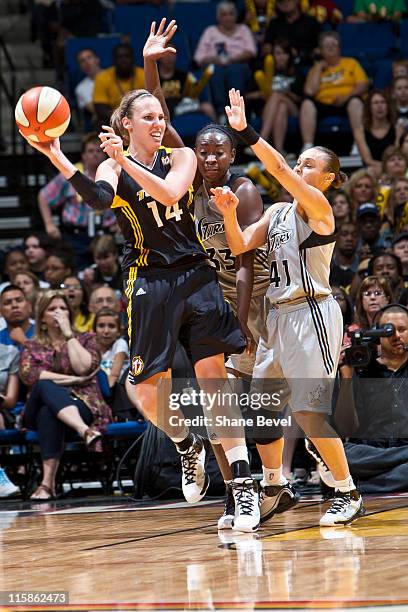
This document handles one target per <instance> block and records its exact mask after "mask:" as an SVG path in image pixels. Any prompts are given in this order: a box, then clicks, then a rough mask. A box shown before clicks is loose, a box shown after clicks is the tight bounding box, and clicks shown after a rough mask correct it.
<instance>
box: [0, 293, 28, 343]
mask: <svg viewBox="0 0 408 612" xmlns="http://www.w3.org/2000/svg"><path fill="white" fill-rule="evenodd" d="M0 314H1V316H2V317H3V318H4V320H5V322H6V327H4V328H3V329H1V330H0V344H7V345H8V346H9V345H12V346H15V347H17V348H18V350H19V351H22V350H23V348H24V346H25V344H26V342H27V341H28V340H29V339H30V338H32V337H33V336H34V325H33V323H32V322H31V321H30V314H31V304H30V302H29V301H28V300H27V298H26V296H25V295H24V292H23V291H22V289H20V287H17V286H16V285H9V286H8V287H6V288H5V289H3V291H2V292H1V294H0Z"/></svg>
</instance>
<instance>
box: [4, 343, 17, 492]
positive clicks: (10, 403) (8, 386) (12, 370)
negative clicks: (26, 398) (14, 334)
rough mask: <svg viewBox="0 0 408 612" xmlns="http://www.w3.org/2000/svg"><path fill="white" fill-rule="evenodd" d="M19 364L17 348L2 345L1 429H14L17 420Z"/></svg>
mask: <svg viewBox="0 0 408 612" xmlns="http://www.w3.org/2000/svg"><path fill="white" fill-rule="evenodd" d="M19 363H20V353H19V351H18V349H17V348H16V347H15V346H11V345H10V344H0V429H11V428H12V427H14V423H15V418H14V415H13V413H12V410H13V408H15V406H16V404H17V400H18V390H19V380H18V368H19ZM0 485H1V477H0ZM0 497H1V494H0Z"/></svg>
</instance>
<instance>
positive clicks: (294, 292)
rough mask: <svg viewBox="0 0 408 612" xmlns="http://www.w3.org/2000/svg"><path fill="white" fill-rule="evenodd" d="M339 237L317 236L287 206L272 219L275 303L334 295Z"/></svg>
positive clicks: (270, 247) (270, 242)
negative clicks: (333, 273)
mask: <svg viewBox="0 0 408 612" xmlns="http://www.w3.org/2000/svg"><path fill="white" fill-rule="evenodd" d="M334 243H335V236H334V234H331V235H329V236H320V235H319V234H316V233H315V232H314V231H313V230H312V229H311V228H310V227H309V225H308V224H307V223H306V222H305V221H304V220H303V219H302V217H301V216H300V215H299V214H298V212H297V211H296V206H295V205H294V204H286V205H284V206H282V207H281V208H278V209H277V210H276V211H274V212H273V213H272V215H271V218H270V221H269V228H268V259H269V268H270V287H269V289H268V291H267V294H266V295H267V297H268V299H269V300H270V302H271V303H284V302H293V301H295V300H300V299H302V298H308V297H312V298H313V297H318V296H325V295H330V294H331V288H330V284H329V275H330V261H331V258H332V253H333V249H334Z"/></svg>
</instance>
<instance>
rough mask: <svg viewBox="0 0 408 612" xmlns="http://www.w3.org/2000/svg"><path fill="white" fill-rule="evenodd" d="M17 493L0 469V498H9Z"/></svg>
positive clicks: (17, 490)
mask: <svg viewBox="0 0 408 612" xmlns="http://www.w3.org/2000/svg"><path fill="white" fill-rule="evenodd" d="M19 492H20V489H19V488H18V487H16V485H15V484H14V483H12V482H11V480H10V479H9V477H8V476H7V474H6V472H5V471H4V470H3V468H0V497H10V496H11V495H15V494H16V493H19Z"/></svg>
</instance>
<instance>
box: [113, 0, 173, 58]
mask: <svg viewBox="0 0 408 612" xmlns="http://www.w3.org/2000/svg"><path fill="white" fill-rule="evenodd" d="M168 16H169V14H168V7H167V6H165V5H163V6H152V5H150V4H139V5H136V6H116V7H115V11H114V25H115V29H116V32H117V33H118V34H125V35H127V36H130V38H131V40H132V46H133V48H134V50H135V57H136V64H137V65H139V66H142V65H143V58H142V50H143V46H144V43H145V40H146V38H147V36H148V34H149V32H150V24H151V23H152V21H155V22H156V24H158V23H160V21H161V19H162V18H163V17H168Z"/></svg>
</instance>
